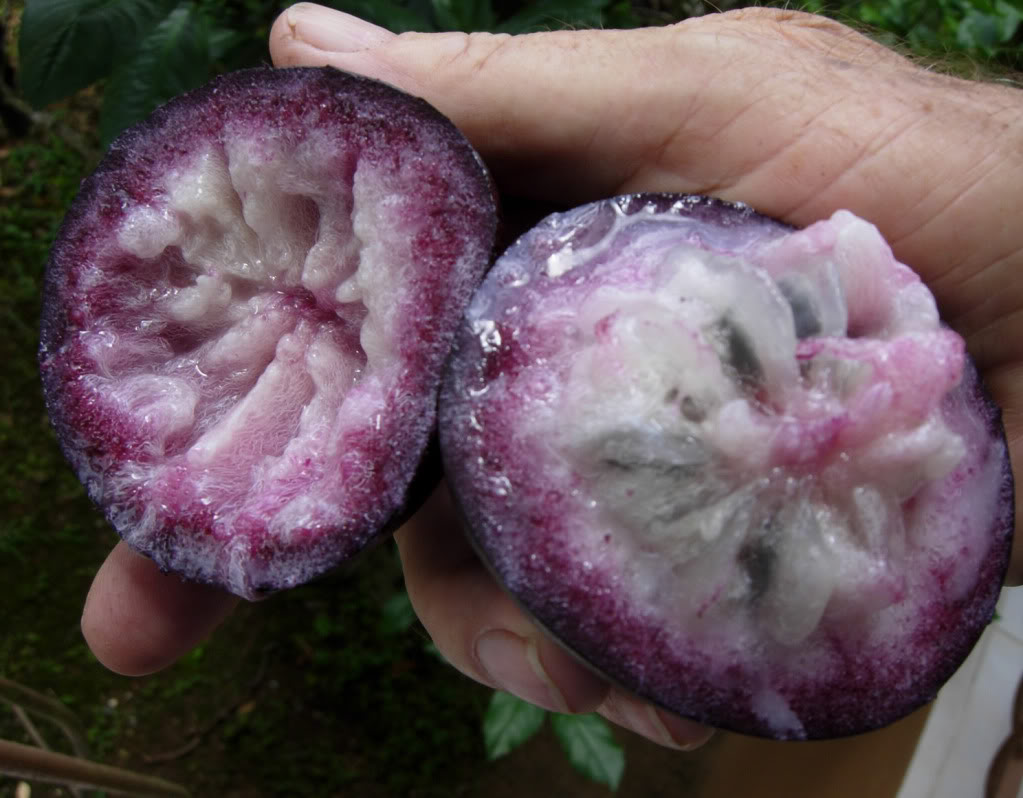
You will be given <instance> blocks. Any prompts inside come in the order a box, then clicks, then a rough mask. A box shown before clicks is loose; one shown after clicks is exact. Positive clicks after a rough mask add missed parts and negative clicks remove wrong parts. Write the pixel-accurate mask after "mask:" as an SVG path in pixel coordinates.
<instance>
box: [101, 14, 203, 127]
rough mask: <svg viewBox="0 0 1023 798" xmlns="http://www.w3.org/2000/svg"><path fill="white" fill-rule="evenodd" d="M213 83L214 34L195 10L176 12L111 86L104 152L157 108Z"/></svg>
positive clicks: (105, 112) (106, 99)
mask: <svg viewBox="0 0 1023 798" xmlns="http://www.w3.org/2000/svg"><path fill="white" fill-rule="evenodd" d="M209 77H210V47H209V33H208V31H207V28H206V25H205V24H204V22H203V20H202V18H201V17H200V16H199V14H198V13H197V12H196V10H195V8H194V7H193V6H191V5H183V6H179V7H178V8H176V9H174V11H173V12H171V14H170V16H168V17H167V18H166V19H164V20H163V22H161V23H160V24H159V25H157V26H156V28H154V29H153V31H152V32H151V33H150V34H149V35H148V36H147V37H146V38H145V39H143V40H142V42H141V43H140V44H139V49H138V55H137V56H136V57H135V59H134V60H133V61H131V62H129V63H127V64H124V65H123V66H122V67H120V68H119V69H118V70H117V71H116V72H115V73H114V74H113V77H112V78H111V79H110V82H109V83H108V84H107V87H106V91H105V92H104V95H103V110H102V112H101V114H100V123H99V129H100V137H101V138H102V140H103V144H104V146H105V145H107V144H109V143H110V142H111V141H112V140H113V138H114V137H115V136H116V135H117V134H118V133H120V132H121V131H122V130H124V129H125V128H126V127H129V126H130V125H133V124H135V123H136V122H138V121H140V120H141V119H143V118H145V116H146V115H147V114H149V113H150V112H151V111H152V110H153V109H154V108H156V107H157V106H158V105H161V104H162V103H165V102H167V100H169V99H171V98H172V97H176V96H177V95H179V94H182V93H184V92H186V91H188V90H189V89H194V88H196V87H197V86H201V85H202V84H203V83H205V82H206V81H207V80H208V79H209Z"/></svg>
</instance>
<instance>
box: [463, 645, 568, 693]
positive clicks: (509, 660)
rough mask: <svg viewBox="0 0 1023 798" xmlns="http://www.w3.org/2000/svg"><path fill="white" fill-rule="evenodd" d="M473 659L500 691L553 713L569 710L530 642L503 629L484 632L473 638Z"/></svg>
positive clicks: (534, 646)
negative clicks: (474, 651) (474, 644)
mask: <svg viewBox="0 0 1023 798" xmlns="http://www.w3.org/2000/svg"><path fill="white" fill-rule="evenodd" d="M476 660H477V661H478V662H479V664H480V666H481V667H482V669H483V671H484V675H485V676H488V677H489V678H490V681H491V682H492V683H493V684H495V685H497V686H498V687H499V688H500V689H502V690H504V691H506V692H509V693H512V694H513V695H516V696H518V697H519V698H521V699H523V700H525V701H528V702H529V703H531V704H536V705H537V706H541V707H543V708H544V709H549V710H551V711H552V712H568V711H569V708H568V704H567V703H566V701H565V697H564V696H563V695H562V694H561V691H560V690H559V689H558V688H557V687H556V686H555V685H554V682H553V681H551V678H550V676H548V675H547V672H546V671H545V670H544V668H543V665H542V664H541V662H540V655H539V653H538V652H537V649H536V643H534V642H533V641H532V640H526V639H525V638H522V637H519V636H518V635H515V634H512V633H511V632H505V631H502V630H496V629H495V630H491V631H489V632H484V633H483V634H482V635H480V636H479V637H478V638H477V639H476Z"/></svg>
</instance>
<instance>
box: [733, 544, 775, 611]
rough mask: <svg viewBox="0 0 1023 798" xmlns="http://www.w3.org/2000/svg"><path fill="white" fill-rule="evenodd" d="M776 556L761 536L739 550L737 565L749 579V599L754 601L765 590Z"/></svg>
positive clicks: (768, 583)
mask: <svg viewBox="0 0 1023 798" xmlns="http://www.w3.org/2000/svg"><path fill="white" fill-rule="evenodd" d="M777 557H778V555H777V554H775V552H774V549H772V548H771V547H770V546H768V545H767V542H766V541H764V540H763V539H762V538H761V539H760V540H756V541H753V542H752V543H747V544H746V545H745V546H743V547H742V548H741V549H740V550H739V565H741V566H742V569H743V571H745V572H746V577H747V578H748V579H749V586H750V600H751V601H756V600H757V599H759V598H760V597H761V596H763V595H764V593H766V592H767V588H768V586H769V585H770V582H771V573H772V571H773V570H774V561H775V560H776V559H777Z"/></svg>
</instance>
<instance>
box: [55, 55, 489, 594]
mask: <svg viewBox="0 0 1023 798" xmlns="http://www.w3.org/2000/svg"><path fill="white" fill-rule="evenodd" d="M317 107H318V108H319V110H318V111H317V110H315V109H317ZM310 109H314V110H312V111H311V110H310ZM310 113H312V114H313V115H314V116H315V117H316V120H315V121H316V123H319V122H320V121H321V120H324V119H326V120H327V121H326V122H325V124H328V125H335V126H337V128H338V129H341V130H343V129H344V128H345V126H353V127H352V128H351V129H352V130H354V131H355V132H354V133H346V135H350V136H351V138H352V140H353V141H356V142H358V141H365V142H372V141H373V140H374V139H375V138H377V139H378V138H381V137H382V138H384V139H386V140H387V142H388V143H391V144H394V145H404V146H408V145H409V144H411V143H413V142H416V141H419V140H420V139H421V138H424V139H429V140H430V141H431V142H433V143H434V144H436V145H437V146H440V147H444V148H446V151H447V156H448V158H449V159H450V162H449V163H450V167H451V169H452V170H453V172H455V173H458V174H460V176H461V178H460V179H464V181H465V182H466V183H467V184H472V185H473V186H474V188H473V189H472V192H471V196H469V195H465V196H464V197H463V195H461V194H460V195H459V197H462V199H460V200H459V201H460V202H461V203H462V204H461V205H460V206H459V207H458V209H457V212H454V213H451V214H450V217H445V218H440V219H438V221H437V224H436V225H435V227H434V228H433V230H432V231H431V237H430V239H429V240H426V239H424V240H423V241H419V242H417V246H419V247H420V248H421V249H422V251H423V253H424V262H425V263H427V264H429V265H428V266H424V267H423V268H419V269H417V273H416V274H415V275H414V276H413V279H414V280H416V281H417V282H418V284H417V290H418V292H419V296H420V298H421V307H420V311H421V313H420V314H419V315H417V316H413V315H412V314H409V315H406V316H405V317H404V318H402V319H401V321H400V323H401V324H403V325H404V329H403V330H400V331H399V332H398V334H399V336H400V340H401V356H402V357H403V358H404V359H405V360H406V361H407V362H410V363H413V364H414V365H413V367H412V368H406V369H405V370H404V373H403V375H402V377H401V379H400V381H399V382H398V383H396V384H394V385H393V386H391V396H394V397H399V396H400V397H403V398H404V397H408V396H415V397H418V399H417V402H418V405H417V406H416V407H414V408H412V407H405V406H402V408H401V409H402V411H403V412H404V413H405V414H406V416H405V418H403V419H401V420H394V419H391V420H390V421H391V422H392V423H391V424H390V425H388V424H387V423H385V425H384V429H382V430H381V431H380V434H378V435H375V436H369V435H365V434H353V435H352V436H351V437H352V440H351V445H352V446H355V447H361V450H363V451H365V452H367V453H368V455H370V456H376V457H377V458H378V459H379V462H380V463H381V464H382V466H381V468H379V469H378V470H377V471H376V472H375V473H374V474H373V477H372V479H369V480H366V483H365V484H364V485H363V486H362V487H361V490H359V491H358V495H356V496H353V497H352V499H351V502H350V503H351V505H352V506H353V507H354V508H355V512H353V513H352V514H351V518H350V520H349V523H347V524H345V525H344V527H343V528H338V529H327V530H324V529H319V528H316V529H309V530H296V538H295V540H293V541H292V542H290V543H289V544H287V545H279V544H278V543H276V542H275V541H273V540H271V539H270V538H269V537H267V536H265V535H264V534H263V533H262V531H261V530H260V519H258V518H253V519H252V530H251V534H252V540H253V542H252V556H253V557H254V561H255V562H256V563H257V565H258V562H259V561H260V560H263V561H265V562H266V563H270V562H273V563H277V564H278V565H282V566H283V568H279V569H277V571H276V572H277V573H278V574H279V573H280V572H281V571H282V570H283V571H284V572H286V573H287V576H286V578H279V577H275V578H272V579H262V578H261V577H260V576H259V574H258V573H257V574H254V576H253V581H252V584H251V590H249V591H248V595H247V597H249V598H255V597H257V596H258V595H260V594H263V593H265V592H270V591H274V590H279V589H282V588H287V587H292V586H294V585H297V584H301V583H303V582H306V581H309V580H310V579H313V578H315V577H316V576H319V575H320V574H321V573H323V572H325V571H327V570H329V569H331V568H333V567H335V566H336V565H338V564H340V563H342V562H344V561H345V560H347V559H348V558H350V557H353V556H354V555H355V554H357V553H358V552H360V551H361V550H362V549H364V548H365V547H366V546H368V545H369V544H370V543H372V542H374V541H376V540H378V539H380V538H381V537H382V536H383V535H384V534H385V533H387V532H389V531H391V530H393V528H394V527H395V526H396V525H397V524H398V523H399V522H400V521H401V520H402V519H404V518H406V517H407V516H408V515H409V514H410V513H411V512H412V511H413V510H414V509H415V507H414V506H413V505H414V504H416V503H419V502H421V501H422V500H423V498H424V497H425V496H426V495H428V494H429V491H430V489H431V488H432V486H433V485H435V484H436V482H437V481H438V479H439V470H438V469H437V468H436V457H435V456H434V457H431V456H430V455H429V449H428V447H429V442H430V436H431V432H432V428H433V424H432V419H433V416H434V413H435V404H436V401H435V398H436V391H437V388H438V384H439V379H440V371H441V369H442V366H443V363H444V361H445V360H446V357H447V355H448V352H449V349H450V344H451V339H452V334H453V328H454V326H455V323H456V320H457V318H458V316H459V315H460V313H461V308H462V307H464V305H465V303H466V302H467V301H468V299H469V295H470V293H471V290H472V288H474V287H475V285H476V284H477V283H478V281H479V279H480V278H481V277H482V274H483V273H484V272H485V270H486V268H487V267H488V266H489V263H490V261H491V259H492V257H493V243H494V238H495V234H496V226H497V212H496V191H495V188H494V184H493V181H492V179H491V178H490V175H489V173H488V172H487V170H486V168H485V166H484V165H483V162H482V160H481V159H480V157H479V155H478V154H477V153H476V152H475V150H473V148H472V147H471V146H470V145H469V143H468V142H467V141H466V140H465V138H464V137H463V136H462V135H461V133H460V132H459V131H458V130H457V129H456V128H455V127H454V126H453V125H452V124H451V122H450V121H449V120H448V119H447V118H446V117H444V116H443V115H441V114H440V113H439V112H438V111H437V110H436V109H434V108H433V107H432V106H431V105H429V104H428V103H427V102H425V101H424V100H422V99H420V98H416V97H413V96H411V95H407V94H405V93H403V92H401V91H399V90H398V89H395V88H394V87H392V86H389V85H387V84H385V83H382V82H379V81H375V80H372V79H369V78H365V77H362V76H358V75H352V74H348V73H344V72H341V71H339V70H337V69H334V68H331V67H323V68H289V69H271V68H259V69H251V70H243V71H239V72H234V73H230V74H226V75H223V76H221V77H219V78H217V79H215V80H214V81H212V82H211V83H209V84H207V85H206V86H203V87H202V88H199V89H197V90H195V91H193V92H190V93H188V94H186V95H183V96H181V97H178V98H175V99H174V100H172V101H170V102H169V103H167V104H166V105H164V106H162V107H161V108H159V109H157V110H156V111H155V112H154V113H153V114H152V115H151V116H150V117H149V118H147V119H146V120H145V121H143V122H141V123H139V124H138V125H136V126H135V127H133V128H131V129H129V130H127V131H125V132H124V133H122V134H121V135H120V136H119V137H118V138H117V139H116V140H115V141H114V142H113V144H112V145H111V147H110V150H109V152H108V154H107V155H106V156H105V157H104V159H103V160H102V161H101V162H100V164H99V165H98V167H97V168H96V170H95V171H94V172H93V174H92V175H90V176H89V177H88V178H87V179H86V180H84V181H83V183H82V186H81V189H80V191H79V193H78V195H77V197H76V198H75V200H74V202H73V203H72V205H71V207H70V209H69V211H68V213H67V215H66V217H65V219H64V221H63V223H62V225H61V228H60V230H59V232H58V235H57V239H56V243H55V244H54V247H53V249H52V251H51V254H50V259H49V262H48V264H47V268H46V275H45V281H44V292H43V307H42V315H41V325H40V327H41V334H40V349H39V361H40V371H41V377H42V382H43V388H44V395H45V400H46V406H47V410H48V412H49V416H50V419H51V423H52V424H53V427H54V429H55V431H56V434H57V438H58V440H59V442H60V445H61V448H62V450H63V452H64V454H65V456H66V457H67V458H68V460H69V461H70V462H71V463H72V464H73V465H74V466H75V468H76V471H77V472H78V474H79V477H80V478H81V479H82V481H83V483H84V484H85V486H86V488H87V490H88V493H89V495H90V497H91V498H93V499H94V501H97V502H98V503H99V504H100V509H101V510H103V512H104V514H105V515H106V517H107V518H108V520H110V521H111V523H113V524H114V525H115V527H116V528H118V531H119V532H123V531H124V530H125V528H126V527H128V526H130V523H131V521H130V519H127V520H126V515H125V513H124V510H123V508H122V511H121V512H120V513H115V512H114V511H113V510H112V509H111V508H110V507H109V506H106V505H105V504H103V503H102V502H100V495H101V484H100V482H101V480H102V477H101V476H99V475H98V474H97V473H96V472H97V471H98V472H100V474H101V473H102V471H103V469H104V468H105V467H106V465H107V464H109V462H110V461H112V460H116V459H117V458H118V457H119V456H120V455H121V454H123V451H124V450H126V449H128V448H130V447H132V446H133V445H134V444H135V443H136V442H135V441H132V440H126V439H123V438H119V437H118V428H117V424H112V423H111V419H109V418H104V417H102V416H97V415H96V414H95V413H93V412H91V410H90V407H89V406H88V404H87V402H88V398H87V397H81V396H78V395H77V394H76V392H75V390H74V382H75V379H76V377H77V375H78V373H79V372H80V370H81V364H79V363H76V362H75V354H74V353H73V351H72V350H73V349H74V338H75V335H76V332H77V331H78V330H79V329H80V328H81V326H82V325H83V323H85V324H87V323H88V322H89V321H90V320H91V319H93V318H95V317H96V316H97V315H98V314H102V313H103V312H105V308H104V307H103V305H105V304H110V303H113V304H116V303H117V301H118V297H117V296H116V295H104V294H103V291H102V290H97V291H94V292H83V291H82V290H80V287H79V286H77V285H76V280H77V277H78V274H79V263H80V262H81V261H82V259H83V258H84V259H96V258H99V257H102V255H101V250H102V249H103V247H104V245H106V244H108V243H109V242H107V241H106V240H105V239H104V235H105V234H107V233H109V231H110V230H113V229H114V228H115V226H116V225H117V223H118V221H119V220H120V219H121V218H123V216H124V210H123V208H124V204H125V203H126V202H132V203H140V204H144V203H145V202H146V200H147V198H149V197H150V196H152V195H153V193H154V192H155V191H156V188H155V186H156V185H157V183H158V180H159V178H160V175H161V174H162V173H163V172H164V171H165V170H166V169H167V167H168V165H171V164H174V163H177V162H180V161H182V160H183V159H187V158H188V156H189V155H190V154H191V153H192V152H193V147H194V143H195V141H196V140H198V141H200V142H202V141H204V140H212V141H217V140H218V136H220V135H221V131H222V129H223V125H224V123H225V120H231V121H232V122H233V123H242V124H251V125H253V126H257V127H258V126H259V125H260V124H261V123H262V121H263V120H273V122H274V123H275V124H281V123H282V122H283V123H284V124H290V123H291V122H294V124H295V125H296V126H297V125H301V124H302V121H301V117H303V115H308V114H310ZM372 146H376V145H372ZM416 189H417V190H422V191H427V190H429V189H430V187H429V186H427V187H421V186H416ZM463 199H464V201H462V200H463ZM459 236H461V237H462V238H459ZM463 250H464V251H465V252H469V251H472V252H475V253H476V257H475V261H474V264H473V266H472V268H473V270H474V272H473V273H472V274H465V275H462V276H461V277H460V278H459V280H457V281H455V282H457V284H458V286H459V287H458V289H457V291H456V293H454V294H452V293H451V292H450V291H449V289H448V288H447V287H446V286H445V280H446V274H445V269H448V270H450V267H451V266H453V265H454V263H455V260H456V259H457V258H458V256H459V254H460V253H461V252H463ZM123 260H124V261H128V260H130V258H123ZM125 265H130V264H127V263H125ZM448 282H452V281H450V280H449V281H448ZM112 292H113V290H112ZM424 319H425V320H429V322H430V323H429V324H424V323H422V320H424ZM411 419H415V423H416V425H417V426H418V428H419V429H420V430H422V431H421V432H418V433H416V439H415V440H414V441H412V445H407V446H404V447H402V448H401V450H396V446H397V444H396V441H397V440H400V439H401V438H402V437H403V436H404V437H408V435H407V430H406V428H407V427H409V426H410V425H409V424H408V423H406V422H407V421H410V420H411ZM86 464H88V466H86ZM420 466H423V467H422V468H420ZM194 499H195V497H187V496H182V497H181V505H180V506H179V507H171V508H170V511H169V513H168V514H167V517H166V519H165V523H164V526H165V529H166V534H165V535H164V536H163V537H162V538H159V539H154V540H152V541H150V542H149V543H148V544H146V545H144V546H136V548H138V549H139V551H141V553H143V554H145V555H147V556H149V557H151V558H152V559H153V560H154V561H155V562H156V564H157V565H158V566H159V567H160V568H161V569H163V570H165V571H172V572H176V573H179V574H180V575H181V576H183V577H185V578H188V579H191V580H195V581H201V582H209V583H211V584H216V585H219V586H225V585H224V584H223V582H222V580H221V579H220V578H219V577H217V576H215V577H213V578H210V575H209V574H208V573H204V572H202V571H200V570H196V568H195V567H194V565H193V564H192V563H190V562H189V561H188V557H187V556H183V554H185V553H186V552H185V550H186V549H187V547H188V542H187V537H188V535H190V534H194V535H198V536H201V535H203V534H204V532H203V530H204V528H208V525H209V524H210V523H211V521H210V513H211V512H212V511H211V510H210V509H209V508H204V507H201V506H200V505H199V504H197V503H196V502H195V500H194ZM147 500H148V497H147V496H145V495H140V496H138V497H137V498H136V504H137V511H138V512H139V513H140V514H141V512H142V511H143V508H144V506H145V504H146V502H147ZM131 501H132V500H131V499H130V498H129V499H128V500H127V501H126V503H128V504H130V503H131ZM115 516H116V517H115Z"/></svg>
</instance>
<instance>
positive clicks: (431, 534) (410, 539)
mask: <svg viewBox="0 0 1023 798" xmlns="http://www.w3.org/2000/svg"><path fill="white" fill-rule="evenodd" d="M395 538H396V540H397V541H398V548H399V551H400V552H401V560H402V569H403V570H404V572H405V585H406V588H407V590H408V593H409V598H410V599H411V600H412V605H413V607H414V608H415V610H416V614H417V615H418V616H419V618H420V620H421V621H422V622H423V625H424V626H425V627H426V630H427V631H428V632H429V633H430V636H431V637H432V638H433V641H434V643H435V644H436V645H437V648H438V649H439V650H440V651H441V653H443V654H444V656H445V657H446V658H447V659H448V661H449V662H450V663H451V664H452V665H454V666H455V667H456V668H458V670H460V671H461V672H462V673H464V674H466V675H467V676H469V677H471V678H473V679H475V680H476V681H479V682H482V683H483V684H486V685H489V686H491V687H495V688H499V689H502V690H506V691H508V692H510V693H514V694H515V695H517V696H519V697H520V698H523V699H525V700H527V701H530V702H531V703H534V704H537V705H538V706H542V707H544V708H545V709H550V710H553V711H555V712H590V711H593V710H595V709H596V708H597V707H598V706H599V705H600V703H601V702H602V701H603V700H604V697H605V696H606V695H607V691H608V686H607V684H606V683H605V682H604V681H603V680H602V679H599V678H598V677H596V676H595V675H593V673H591V672H590V671H589V670H587V669H585V668H583V667H582V666H581V665H579V664H578V663H577V662H575V660H573V659H572V658H571V657H570V656H569V655H568V654H566V653H565V652H564V651H562V650H561V649H560V648H558V647H557V646H556V645H555V644H553V643H551V642H550V641H549V640H548V639H547V638H546V637H545V636H543V635H541V634H540V633H539V631H538V630H537V629H536V628H535V626H534V625H533V624H532V622H531V621H530V620H529V619H528V618H526V616H525V615H524V614H523V613H522V611H521V610H519V609H518V607H516V606H515V604H514V603H513V602H512V600H511V599H510V598H509V597H508V596H507V594H505V593H504V591H502V590H501V589H500V588H499V587H498V585H497V583H496V582H495V581H494V579H493V578H492V577H491V576H490V574H489V573H487V571H486V570H484V568H483V567H482V565H481V564H480V562H479V560H478V559H477V558H476V556H475V554H474V553H473V552H472V550H471V549H470V548H469V546H468V544H467V543H466V542H465V540H464V538H463V536H462V534H461V532H460V529H459V525H458V521H457V519H456V518H455V514H454V512H453V510H452V508H451V502H450V499H449V497H448V495H447V490H446V489H441V490H438V491H437V492H436V493H435V494H434V495H433V496H432V497H431V499H430V500H429V502H427V505H426V506H425V507H424V508H423V509H422V510H421V511H420V512H419V513H418V514H417V515H416V516H415V517H414V518H413V519H412V520H411V521H410V522H409V523H408V524H406V525H405V526H404V527H402V528H401V529H400V530H399V531H398V533H397V534H396V535H395Z"/></svg>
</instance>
